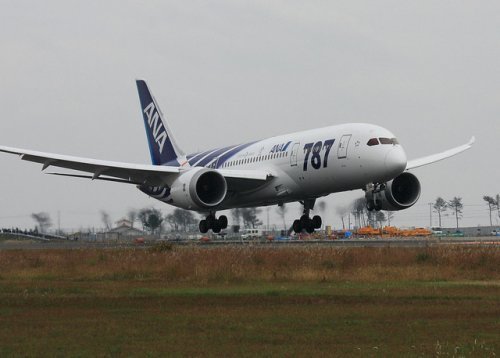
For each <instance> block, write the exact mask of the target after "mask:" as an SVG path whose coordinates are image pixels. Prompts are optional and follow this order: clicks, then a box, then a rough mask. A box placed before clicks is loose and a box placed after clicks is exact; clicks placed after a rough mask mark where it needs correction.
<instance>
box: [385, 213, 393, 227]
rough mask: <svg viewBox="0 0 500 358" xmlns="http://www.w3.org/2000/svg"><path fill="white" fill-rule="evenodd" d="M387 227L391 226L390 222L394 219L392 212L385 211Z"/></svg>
mask: <svg viewBox="0 0 500 358" xmlns="http://www.w3.org/2000/svg"><path fill="white" fill-rule="evenodd" d="M386 217H387V225H388V226H391V220H392V219H394V211H386Z"/></svg>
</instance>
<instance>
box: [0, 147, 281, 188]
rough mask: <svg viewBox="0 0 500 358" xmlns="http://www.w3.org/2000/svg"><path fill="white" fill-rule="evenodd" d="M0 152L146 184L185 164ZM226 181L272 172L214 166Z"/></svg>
mask: <svg viewBox="0 0 500 358" xmlns="http://www.w3.org/2000/svg"><path fill="white" fill-rule="evenodd" d="M0 152H5V153H10V154H17V155H19V156H21V159H22V160H26V161H30V162H35V163H40V164H42V170H45V169H47V168H48V167H59V168H64V169H71V170H76V171H81V172H86V173H91V174H92V175H78V174H64V173H48V174H53V175H62V176H71V177H78V178H88V179H98V180H106V181H113V182H120V183H127V184H136V185H141V184H147V185H151V186H162V185H165V182H166V178H167V177H169V176H172V175H178V174H180V173H182V172H183V171H186V170H189V168H181V167H174V166H165V165H144V164H131V163H122V162H112V161H105V160H97V159H89V158H81V157H73V156H68V155H61V154H53V153H45V152H38V151H33V150H26V149H19V148H11V147H4V146H0ZM218 171H219V172H220V173H221V174H222V175H223V176H224V177H225V178H227V179H229V181H240V180H247V181H248V180H251V181H257V182H262V181H266V180H267V179H268V178H269V177H271V176H272V175H271V174H270V173H267V172H265V171H260V170H228V169H221V170H218Z"/></svg>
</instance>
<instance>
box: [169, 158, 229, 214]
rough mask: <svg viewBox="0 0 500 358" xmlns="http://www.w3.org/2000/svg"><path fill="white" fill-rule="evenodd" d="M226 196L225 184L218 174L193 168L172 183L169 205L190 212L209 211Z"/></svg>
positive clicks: (209, 170) (211, 170) (213, 171)
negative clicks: (189, 210)
mask: <svg viewBox="0 0 500 358" xmlns="http://www.w3.org/2000/svg"><path fill="white" fill-rule="evenodd" d="M226 194H227V183H226V179H225V178H224V176H222V175H221V174H220V173H219V172H217V171H215V170H213V169H208V168H201V167H200V168H193V169H191V170H189V171H187V172H185V173H182V174H181V175H179V177H178V178H177V179H175V181H174V182H173V183H172V186H171V190H170V196H171V199H172V202H171V204H173V205H175V206H178V207H181V208H184V209H191V210H193V209H194V210H197V209H198V210H200V209H209V208H212V207H215V206H217V205H219V204H220V203H221V202H222V201H223V200H224V198H225V197H226Z"/></svg>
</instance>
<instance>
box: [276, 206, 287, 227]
mask: <svg viewBox="0 0 500 358" xmlns="http://www.w3.org/2000/svg"><path fill="white" fill-rule="evenodd" d="M287 211H288V207H287V206H285V203H283V204H281V205H278V207H277V208H276V213H277V214H278V215H279V216H280V217H281V220H282V221H283V230H286V229H287V228H286V213H287Z"/></svg>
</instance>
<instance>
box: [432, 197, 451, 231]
mask: <svg viewBox="0 0 500 358" xmlns="http://www.w3.org/2000/svg"><path fill="white" fill-rule="evenodd" d="M447 207H448V203H447V202H446V200H444V199H443V198H442V197H440V196H438V197H437V198H436V201H435V202H434V210H435V211H436V212H437V214H438V217H439V227H441V213H442V212H444V211H446V208H447Z"/></svg>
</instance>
